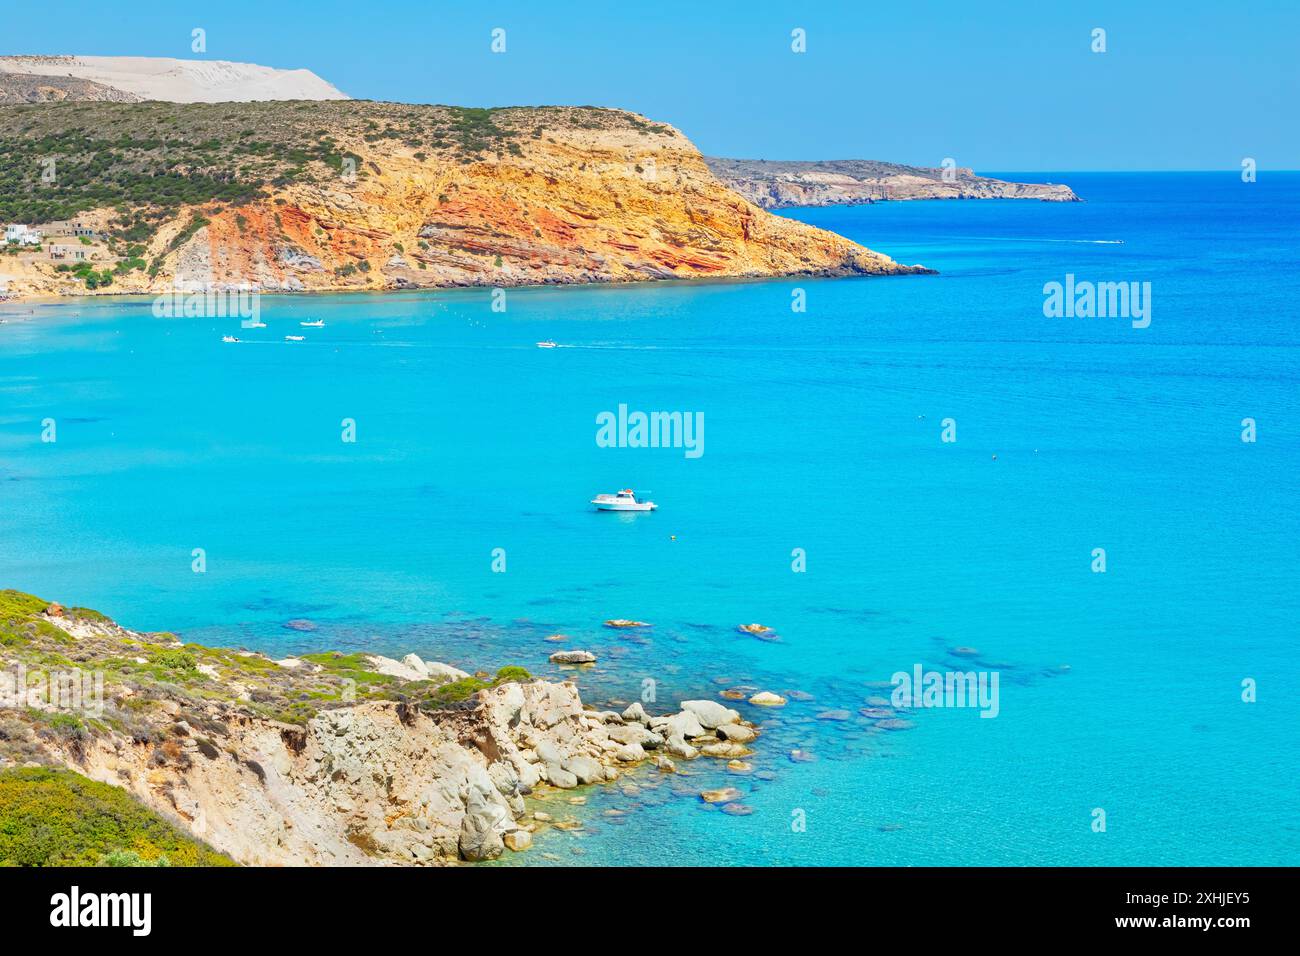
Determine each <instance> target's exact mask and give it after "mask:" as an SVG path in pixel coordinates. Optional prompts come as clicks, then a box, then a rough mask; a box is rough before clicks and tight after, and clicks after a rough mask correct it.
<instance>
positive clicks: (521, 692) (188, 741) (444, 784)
mask: <svg viewBox="0 0 1300 956" xmlns="http://www.w3.org/2000/svg"><path fill="white" fill-rule="evenodd" d="M483 694H484V698H485V699H483V700H478V699H476V700H475V701H473V702H472V703H471V705H470V706H468V707H467V708H465V709H463V710H449V711H442V712H435V713H432V714H429V713H424V712H421V711H419V710H417V709H415V708H413V707H410V706H408V705H405V704H402V703H395V702H368V703H364V704H359V705H357V706H356V707H345V708H339V709H335V710H328V711H324V712H322V713H321V714H320V715H319V716H317V717H315V718H312V719H311V720H309V721H308V722H307V724H306V726H305V727H300V726H296V725H292V724H282V723H277V722H275V721H270V720H267V719H265V718H262V717H257V716H251V715H248V714H244V713H240V712H238V711H237V710H234V709H224V708H213V709H211V710H207V711H205V712H203V714H202V717H201V718H200V719H199V720H197V721H196V722H195V723H191V722H190V721H195V720H196V714H195V712H194V710H193V709H192V708H190V709H189V711H188V713H187V714H186V716H188V717H189V720H185V719H183V718H181V717H180V713H179V709H178V711H177V713H176V714H173V715H170V716H172V717H174V718H179V719H178V720H177V722H175V723H173V724H171V725H170V728H169V729H170V733H169V734H168V740H169V741H170V746H169V745H168V744H167V743H164V744H163V745H162V747H159V746H157V745H156V744H152V743H145V744H141V743H138V742H135V741H134V740H132V739H130V738H126V737H124V736H120V735H107V736H98V737H95V738H94V739H93V741H92V742H91V743H90V744H89V745H86V746H82V747H79V748H77V749H76V751H75V752H71V751H67V750H65V751H63V752H62V753H61V756H62V758H63V762H64V763H65V764H66V765H67V766H69V767H71V768H72V769H74V770H77V771H78V772H79V773H82V774H84V775H86V776H88V777H90V778H92V779H95V780H100V781H102V782H105V783H111V784H114V785H117V786H122V787H125V788H126V789H127V790H129V791H130V792H131V793H133V794H134V795H135V796H136V797H137V798H139V799H140V800H141V801H142V802H144V803H145V804H146V805H147V806H149V807H151V808H152V809H154V810H157V811H159V812H161V813H164V814H166V815H168V816H170V817H177V818H179V819H180V820H181V821H182V822H183V823H184V824H185V825H186V826H188V828H189V829H190V831H191V832H192V833H193V834H194V835H195V836H197V837H200V838H201V839H203V840H204V841H206V842H207V843H209V844H211V845H212V846H214V847H217V848H218V849H220V850H222V851H223V852H225V853H228V854H229V855H230V856H231V857H232V858H234V859H235V860H236V861H238V862H240V863H245V864H250V865H311V866H340V865H349V866H358V865H374V864H384V863H388V864H436V863H440V862H450V861H455V860H458V859H466V860H479V859H489V858H492V857H494V856H499V855H500V854H501V852H502V851H503V849H504V845H505V844H504V840H505V839H506V837H507V835H508V834H512V833H516V832H522V833H528V832H529V831H528V824H527V823H526V822H525V821H524V820H523V817H524V801H523V796H524V794H526V793H530V792H532V790H533V789H534V788H535V787H537V786H538V785H539V783H540V782H541V780H542V774H543V773H544V769H545V768H544V766H543V767H542V768H541V769H540V770H539V768H537V767H536V766H535V765H534V763H532V762H530V761H529V759H528V758H529V757H530V756H531V757H533V759H534V760H536V759H537V758H536V751H535V749H533V748H535V747H536V746H537V745H539V744H541V745H542V746H543V748H544V749H545V746H547V745H549V746H552V747H555V748H558V749H559V750H561V751H562V752H563V753H564V758H563V759H564V760H572V759H573V758H575V757H578V756H582V757H584V758H586V759H589V760H592V761H593V764H594V766H596V767H599V768H600V769H599V773H600V780H603V779H604V778H605V774H606V768H605V767H604V765H603V764H601V763H600V762H599V759H598V757H599V749H598V747H597V745H596V740H595V738H594V737H593V736H592V734H591V729H592V727H593V726H595V727H599V726H602V724H601V722H600V720H599V719H598V718H592V717H588V716H586V715H585V714H584V711H583V708H582V702H581V701H580V700H579V698H578V693H577V690H576V689H575V688H574V686H573V685H572V684H554V683H547V682H543V681H534V682H530V683H525V684H518V683H510V684H506V685H502V686H501V687H498V688H494V689H492V690H491V691H485V692H483ZM166 709H168V708H165V707H164V711H165V710H166ZM530 744H531V745H532V746H531V747H530V746H529V745H530ZM616 775H617V771H613V770H610V771H609V776H610V777H611V778H612V777H614V776H616ZM588 782H593V781H588Z"/></svg>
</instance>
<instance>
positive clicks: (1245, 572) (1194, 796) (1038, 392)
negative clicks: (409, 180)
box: [0, 173, 1300, 865]
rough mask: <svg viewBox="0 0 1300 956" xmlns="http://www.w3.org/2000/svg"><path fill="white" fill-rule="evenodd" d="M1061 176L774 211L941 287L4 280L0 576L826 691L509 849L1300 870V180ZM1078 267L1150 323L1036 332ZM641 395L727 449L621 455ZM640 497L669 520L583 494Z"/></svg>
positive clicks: (605, 673) (199, 616) (697, 689)
mask: <svg viewBox="0 0 1300 956" xmlns="http://www.w3.org/2000/svg"><path fill="white" fill-rule="evenodd" d="M1040 178H1042V179H1052V180H1057V181H1063V182H1068V183H1070V184H1071V185H1072V186H1073V187H1074V188H1075V190H1076V191H1077V192H1078V193H1079V194H1080V195H1081V196H1083V197H1084V198H1085V199H1086V200H1087V202H1085V203H1082V204H1071V205H1054V204H1046V203H1036V202H1023V203H1017V202H1000V201H999V202H934V203H889V204H879V205H875V206H870V207H859V208H828V209H809V210H793V211H788V212H787V213H786V214H787V215H791V216H793V217H795V218H799V219H802V220H805V221H807V222H811V223H814V224H816V225H819V226H824V227H826V228H828V229H833V230H835V231H838V232H841V233H843V234H845V235H847V236H849V237H851V238H853V239H856V240H858V241H861V242H863V243H865V244H867V245H870V246H871V247H873V248H876V249H880V250H882V251H885V252H887V253H889V254H890V255H892V256H894V257H895V258H897V259H899V260H901V261H905V262H923V263H925V264H926V265H929V266H932V267H934V268H937V269H939V270H940V271H941V273H942V274H941V275H939V276H933V277H907V278H894V279H851V280H794V281H784V280H782V281H771V282H734V283H709V284H703V283H701V284H687V283H672V284H649V285H638V286H634V287H623V288H573V289H529V290H511V291H510V292H509V293H508V299H507V303H508V307H507V310H506V311H505V312H504V313H501V312H493V311H492V309H491V307H490V305H491V300H490V294H489V293H488V292H487V291H448V292H438V293H420V294H415V293H412V294H390V295H382V296H380V295H373V296H372V295H349V296H328V297H320V296H311V297H309V296H298V297H267V298H266V299H265V300H264V301H263V319H264V321H265V322H266V323H267V326H268V327H267V328H266V329H262V330H242V329H240V328H239V327H238V323H237V321H234V320H213V319H197V320H196V319H189V320H186V319H178V320H167V319H157V318H154V317H153V315H152V314H151V311H150V306H149V303H148V302H146V301H143V300H122V299H119V300H104V299H98V300H82V301H71V302H67V303H64V304H60V305H57V306H36V307H35V314H34V315H25V314H21V313H23V312H25V311H26V309H27V308H29V306H26V305H23V306H19V305H16V304H13V303H10V304H8V305H0V318H4V319H5V320H6V321H5V324H4V325H2V326H0V587H15V588H19V589H22V590H25V591H31V592H35V593H38V594H40V595H42V596H44V597H47V598H49V599H51V600H59V601H62V602H65V603H69V604H81V605H85V606H90V607H95V608H98V609H100V610H102V611H104V612H105V613H108V614H110V615H112V616H113V617H114V618H116V619H118V620H120V621H121V622H122V623H123V624H125V625H127V626H129V627H133V628H137V629H150V630H155V629H156V630H161V629H168V630H173V631H176V632H178V633H181V634H182V635H183V636H184V637H185V638H186V639H189V640H194V641H199V642H203V643H210V644H235V645H245V646H247V647H250V648H256V649H259V650H264V651H267V652H269V653H272V654H276V655H280V654H286V653H290V652H302V651H306V650H310V649H322V648H341V649H356V648H370V649H374V650H375V651H378V652H385V653H398V652H400V653H405V652H408V651H415V652H417V653H420V654H421V655H423V656H426V657H431V658H435V659H439V660H445V661H449V662H451V663H454V664H457V665H460V666H462V667H466V668H469V669H471V670H472V669H478V668H495V667H498V666H501V665H504V664H521V665H523V666H525V667H527V668H529V669H530V670H532V671H533V672H534V673H539V674H554V673H559V671H558V669H557V668H554V667H552V666H551V665H549V664H548V663H547V660H546V658H547V655H548V654H549V653H550V652H551V651H553V650H554V649H555V646H556V645H554V644H550V643H547V642H545V641H544V640H543V638H544V637H545V636H546V635H548V634H553V633H556V632H562V633H565V634H568V635H570V641H569V642H568V644H567V645H566V646H568V647H573V648H585V649H588V650H591V651H593V652H595V653H596V654H598V655H599V657H600V663H599V665H598V666H597V667H596V668H595V669H594V670H591V671H589V672H586V673H583V674H581V675H580V676H579V677H578V680H579V682H580V684H581V685H582V686H583V687H584V693H585V695H586V696H588V697H589V698H591V699H593V700H596V701H599V702H610V701H623V702H627V701H631V700H634V699H637V698H639V697H640V696H641V694H642V689H643V687H644V686H646V684H645V682H646V681H647V680H649V681H653V682H654V684H653V686H654V689H655V693H656V695H657V698H658V703H657V705H653V706H651V707H650V709H651V710H652V711H653V710H655V709H656V707H657V708H658V709H660V710H666V709H667V708H668V707H669V706H671V705H673V704H675V703H676V702H677V701H678V700H680V699H683V698H689V697H700V696H708V697H713V698H716V697H717V693H718V691H719V690H720V689H721V688H722V687H724V686H730V685H749V686H752V687H754V688H763V689H770V690H774V691H777V692H782V693H783V692H786V691H789V690H797V691H803V692H805V693H807V694H811V695H814V697H815V700H811V701H796V700H791V702H790V703H789V704H788V705H787V706H786V707H785V708H783V709H780V710H762V709H759V708H754V707H751V706H749V705H748V704H747V703H741V704H738V705H736V706H738V707H740V708H741V709H742V710H743V711H744V712H745V713H746V715H747V716H749V717H751V718H753V719H756V720H760V721H761V723H762V726H763V728H764V730H765V733H764V735H763V736H762V737H761V738H760V740H759V742H758V743H757V745H756V746H757V753H756V754H755V755H754V756H753V757H752V758H751V762H752V763H753V765H754V771H755V772H754V773H751V774H747V775H737V774H729V773H728V772H727V771H726V769H725V767H724V766H723V765H722V763H721V762H717V761H705V760H700V761H696V762H694V763H692V764H689V765H684V766H683V769H684V770H688V771H689V773H690V776H679V777H676V778H667V777H664V776H662V775H656V774H653V773H651V772H645V773H642V774H640V775H638V777H637V778H636V782H637V784H638V786H639V789H637V790H633V789H631V788H629V789H627V791H626V792H624V790H623V789H622V788H620V787H617V786H616V787H610V788H604V789H599V790H593V791H591V792H590V793H589V802H588V804H587V806H585V807H568V806H564V805H562V804H560V802H559V801H552V802H553V803H555V804H556V808H555V812H556V813H559V814H572V815H576V816H581V817H582V818H584V819H585V820H586V821H587V824H588V825H587V828H586V830H584V831H582V832H580V833H576V834H575V833H564V832H551V833H549V834H546V835H544V836H543V837H542V838H541V839H540V840H539V841H538V844H537V845H536V846H535V847H534V849H532V850H530V851H529V852H528V853H526V854H522V855H520V856H518V857H514V858H513V859H512V860H510V861H509V862H525V861H526V862H530V863H534V864H552V865H562V864H569V863H651V864H653V863H687V864H690V863H756V864H763V863H791V864H815V863H827V864H902V865H909V864H916V865H932V864H1052V863H1061V864H1257V863H1258V864H1297V863H1300V793H1298V791H1297V788H1296V785H1295V783H1296V780H1297V778H1298V777H1300V742H1298V738H1297V733H1296V731H1297V728H1298V727H1300V671H1298V668H1297V657H1298V656H1300V655H1298V652H1300V598H1298V595H1300V590H1298V589H1297V586H1296V581H1297V573H1298V572H1300V545H1298V543H1297V541H1298V536H1300V503H1298V502H1300V499H1298V495H1300V390H1298V386H1300V331H1298V327H1300V317H1298V316H1297V310H1296V308H1295V296H1296V290H1297V288H1300V175H1296V174H1273V175H1261V178H1260V181H1259V182H1258V183H1255V184H1243V183H1241V182H1240V181H1239V179H1238V177H1237V176H1236V175H1233V174H1222V175H1220V174H1184V175H1164V174H1133V175H1095V174H1091V175H1090V174H1066V173H1061V174H1058V175H1054V176H1043V177H1040ZM1067 273H1069V274H1073V275H1074V276H1075V277H1076V280H1077V281H1083V280H1090V281H1099V282H1100V281H1107V282H1108V281H1116V282H1118V281H1123V282H1130V281H1136V282H1150V283H1151V296H1152V299H1151V305H1152V311H1151V324H1150V327H1149V328H1146V329H1134V328H1133V327H1132V325H1131V322H1130V321H1129V320H1127V319H1048V318H1044V316H1043V308H1042V306H1043V299H1044V296H1043V285H1044V283H1046V282H1051V281H1060V282H1064V281H1065V277H1066V275H1067ZM795 289H802V290H804V292H805V293H806V301H807V311H806V312H803V313H795V312H792V310H791V301H792V292H793V290H795ZM310 318H321V319H324V320H325V322H326V325H325V327H324V328H323V329H306V330H300V329H299V328H298V322H299V321H302V320H305V319H310ZM299 333H301V334H303V335H304V336H305V337H306V341H304V342H301V343H288V342H285V341H284V339H283V337H284V335H286V334H299ZM224 334H234V335H237V336H239V337H240V338H241V339H243V341H242V342H241V343H239V344H223V343H222V341H221V337H222V335H224ZM541 339H554V340H555V341H556V342H558V343H559V344H560V346H561V347H560V348H556V349H546V350H544V349H538V348H536V347H535V344H534V343H536V342H537V341H538V340H541ZM620 404H625V405H627V406H628V407H629V409H631V410H642V411H647V412H649V411H657V410H669V411H671V410H676V411H683V412H691V413H694V412H702V413H703V416H704V422H705V430H704V446H703V447H704V453H703V455H701V456H700V457H698V458H689V457H687V456H686V455H685V454H684V450H683V449H680V448H676V449H673V448H666V449H643V448H602V447H599V446H598V445H597V443H596V440H595V436H596V423H595V419H596V416H597V414H598V413H600V412H602V411H616V410H617V409H618V406H619V405H620ZM46 418H53V419H55V421H56V423H57V437H58V440H57V442H55V443H43V442H42V441H41V430H42V426H41V422H42V420H43V419H46ZM345 418H351V419H354V420H355V422H356V434H357V441H356V442H355V443H351V444H350V443H345V442H343V441H342V440H341V431H342V427H341V422H342V420H343V419H345ZM948 418H951V419H953V420H955V422H956V433H957V441H956V442H955V443H945V442H943V441H941V440H940V436H941V430H942V428H943V425H942V422H943V420H944V419H948ZM1244 418H1252V419H1254V420H1255V421H1256V422H1257V428H1258V440H1257V441H1256V442H1255V443H1245V442H1243V441H1242V440H1241V432H1242V424H1241V423H1242V419H1244ZM995 456H996V457H995ZM621 487H634V488H637V489H645V490H647V491H648V492H649V497H651V498H653V499H654V500H656V501H657V502H658V503H659V510H658V511H657V512H655V513H653V514H648V515H635V516H617V515H609V514H597V513H595V512H594V511H593V510H592V509H591V508H590V507H589V506H588V504H587V502H588V500H589V499H590V498H591V497H592V495H593V494H595V493H597V492H604V491H613V490H616V489H618V488H621ZM194 548H203V549H205V551H206V555H207V573H206V574H194V573H192V571H191V551H192V549H194ZM496 548H502V549H504V550H505V560H506V567H507V570H506V572H505V573H493V571H492V560H493V558H492V552H493V549H496ZM796 548H799V549H803V552H804V553H805V554H806V568H807V569H806V571H805V572H803V573H796V572H794V571H793V570H792V561H793V560H794V559H793V557H792V552H793V551H794V549H796ZM1096 548H1104V549H1105V554H1106V572H1105V573H1104V574H1099V573H1094V572H1093V570H1092V565H1093V557H1092V554H1093V550H1094V549H1096ZM611 617H629V618H636V619H640V620H644V621H649V622H651V623H653V624H654V627H653V628H651V629H648V630H646V631H645V632H641V633H631V632H616V631H613V630H610V629H607V628H604V627H602V626H601V622H602V621H604V620H605V619H607V618H611ZM296 618H306V619H309V620H311V621H313V622H315V624H316V626H317V629H316V630H315V631H311V632H301V631H296V630H290V629H286V628H285V627H284V624H285V622H286V621H288V620H291V619H296ZM751 621H756V622H761V623H763V624H766V625H769V626H771V627H773V628H775V629H776V630H777V632H778V633H779V635H780V640H779V641H776V642H767V641H760V640H756V639H755V638H753V637H749V636H747V635H744V634H742V633H740V632H738V631H737V629H736V625H738V624H741V623H747V622H751ZM956 647H968V648H975V649H976V651H977V652H978V656H977V657H974V658H971V657H954V656H953V655H952V653H951V651H952V649H953V648H956ZM917 664H920V665H922V666H923V667H925V668H927V669H936V670H943V671H946V670H952V669H956V668H960V669H962V670H985V671H993V670H996V671H997V672H998V674H999V675H1000V698H999V714H998V716H997V717H996V718H995V719H982V718H980V717H979V714H978V711H976V710H970V709H925V710H919V711H918V712H917V713H915V714H914V715H912V717H911V720H912V722H913V723H914V724H915V726H914V727H913V728H912V729H910V730H904V731H893V732H889V731H882V730H880V729H879V728H875V727H873V726H872V722H871V721H870V720H868V719H866V718H864V717H861V716H860V715H859V714H858V710H859V708H862V707H864V706H866V703H865V701H866V698H867V697H869V696H872V695H873V694H878V693H880V691H878V690H873V689H872V688H870V687H869V686H868V685H869V684H870V683H871V682H873V681H882V680H888V679H889V677H890V675H891V674H893V673H894V672H896V671H900V670H907V671H910V670H912V668H913V667H914V665H917ZM1063 665H1068V668H1066V667H1064V666H1063ZM1247 678H1249V679H1252V680H1253V681H1255V683H1256V686H1257V688H1258V691H1257V693H1258V700H1257V701H1256V702H1255V703H1244V702H1243V701H1242V699H1241V696H1242V682H1243V680H1245V679H1247ZM836 709H844V710H847V711H849V714H850V715H851V717H850V719H848V720H841V721H836V720H818V719H817V717H816V715H817V714H819V713H822V712H824V711H826V710H836ZM795 748H799V749H802V750H805V751H807V752H809V753H810V754H812V755H814V756H815V757H816V759H815V760H814V761H813V762H808V763H796V762H794V761H792V760H791V759H790V758H789V756H788V754H789V751H790V750H792V749H795ZM719 785H733V786H736V787H738V788H739V789H741V790H742V791H743V793H744V798H743V799H744V802H745V803H747V804H748V805H749V806H751V807H752V808H753V809H754V812H753V813H752V814H751V815H749V816H744V817H740V816H729V815H726V814H723V813H721V812H719V811H718V810H717V809H715V808H711V807H707V806H705V805H703V804H702V803H701V802H700V800H699V799H698V797H697V796H696V794H697V793H698V791H699V790H700V789H702V788H705V787H711V786H719ZM1098 808H1100V809H1101V810H1104V812H1105V816H1106V832H1105V833H1096V832H1093V829H1092V823H1093V819H1094V811H1095V810H1096V809H1098ZM609 810H624V811H627V812H626V813H624V814H623V815H621V816H615V815H609V814H607V812H606V811H609ZM799 820H802V821H804V823H805V824H806V826H805V828H804V829H802V830H800V829H799V828H798V827H795V828H792V826H791V824H792V821H796V822H797V821H799Z"/></svg>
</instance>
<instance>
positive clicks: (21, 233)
mask: <svg viewBox="0 0 1300 956" xmlns="http://www.w3.org/2000/svg"><path fill="white" fill-rule="evenodd" d="M5 242H16V243H18V245H20V246H39V245H40V244H41V233H40V230H39V229H33V228H32V227H31V226H21V225H18V224H17V223H15V224H14V225H11V226H5Z"/></svg>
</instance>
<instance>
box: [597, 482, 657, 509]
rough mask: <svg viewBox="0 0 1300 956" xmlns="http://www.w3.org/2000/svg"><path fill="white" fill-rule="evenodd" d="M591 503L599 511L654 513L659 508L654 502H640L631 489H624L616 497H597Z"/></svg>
mask: <svg viewBox="0 0 1300 956" xmlns="http://www.w3.org/2000/svg"><path fill="white" fill-rule="evenodd" d="M591 503H592V504H593V505H595V506H596V510H598V511H654V510H655V509H656V508H658V507H659V506H658V505H657V504H655V503H654V502H653V501H640V500H638V499H637V496H636V493H635V492H634V491H633V490H632V489H631V488H624V489H623V490H622V491H620V492H619V493H618V494H616V495H597V496H596V497H594V498H592V499H591Z"/></svg>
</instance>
